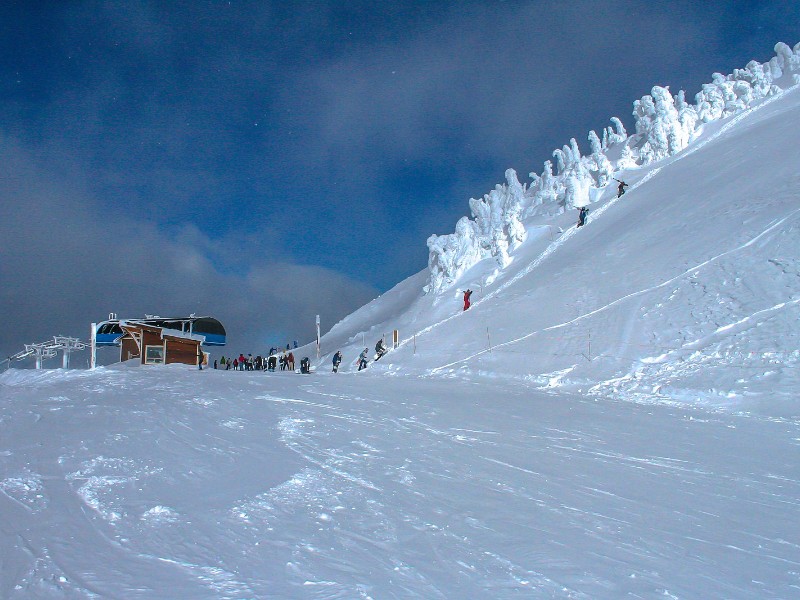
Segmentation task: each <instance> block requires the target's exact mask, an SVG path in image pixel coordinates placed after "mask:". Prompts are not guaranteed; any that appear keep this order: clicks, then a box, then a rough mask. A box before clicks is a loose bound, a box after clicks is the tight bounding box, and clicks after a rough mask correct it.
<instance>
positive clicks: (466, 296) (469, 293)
mask: <svg viewBox="0 0 800 600" xmlns="http://www.w3.org/2000/svg"><path fill="white" fill-rule="evenodd" d="M470 296H472V290H467V291H465V292H464V310H467V309H468V308H469V307H470V302H469V298H470Z"/></svg>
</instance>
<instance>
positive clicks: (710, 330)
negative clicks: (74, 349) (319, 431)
mask: <svg viewBox="0 0 800 600" xmlns="http://www.w3.org/2000/svg"><path fill="white" fill-rule="evenodd" d="M713 125H714V126H713V127H711V126H709V127H707V128H706V129H705V130H704V131H703V134H702V135H701V136H700V137H699V138H698V139H697V140H696V141H695V142H694V143H693V145H692V146H690V148H689V149H688V150H686V151H684V152H683V153H680V154H677V155H676V156H674V157H671V158H668V159H665V160H663V161H660V162H657V163H655V164H653V165H652V166H650V167H649V168H645V169H639V170H632V171H628V172H624V173H621V174H620V176H621V177H622V178H623V179H624V180H625V181H626V182H628V183H629V184H630V188H629V189H628V191H627V193H626V194H625V195H624V196H622V197H621V198H619V199H617V198H616V193H615V192H616V189H615V187H614V186H608V187H607V188H606V190H605V192H604V194H603V195H602V197H600V198H598V200H597V201H596V202H595V203H593V204H592V205H590V214H589V219H588V223H587V225H586V226H585V227H583V228H581V229H576V228H575V227H574V225H575V220H576V215H577V211H574V212H567V213H565V214H562V215H559V216H556V217H541V218H539V219H538V220H534V221H533V222H531V223H529V224H528V233H529V235H528V238H527V239H526V241H525V242H523V243H522V244H520V246H519V247H518V248H517V249H516V250H515V251H514V252H513V253H511V255H510V256H511V259H512V262H511V264H510V265H509V266H508V267H506V268H505V269H502V270H498V269H497V265H496V263H495V261H494V260H492V259H490V258H489V259H485V260H483V261H481V262H479V263H477V264H476V265H475V266H473V267H472V268H471V269H470V270H468V271H467V272H466V273H464V274H463V275H462V276H461V278H460V279H459V280H458V281H457V283H456V285H455V286H454V287H452V288H450V289H448V290H445V291H443V292H439V293H429V294H425V293H424V292H423V290H422V286H423V285H424V283H425V279H424V277H425V274H424V273H420V274H419V275H417V276H415V277H412V278H410V279H409V280H407V281H405V282H403V283H401V284H400V285H398V286H397V287H396V288H395V289H393V290H391V291H390V292H388V293H386V294H385V295H384V296H382V297H381V298H378V299H377V300H375V301H374V302H372V303H371V304H369V305H367V306H366V307H364V308H362V309H361V310H359V311H357V312H356V313H354V314H353V315H351V316H350V317H348V318H347V319H345V320H344V321H342V322H341V323H339V324H338V325H337V326H336V327H334V328H333V329H332V331H331V332H330V333H329V334H328V335H326V336H324V337H323V344H322V346H323V350H325V351H327V352H329V353H332V352H333V351H335V349H337V348H340V347H343V348H344V349H345V354H346V355H347V356H351V357H354V356H355V355H357V354H358V352H359V350H360V349H361V348H363V346H364V345H367V346H369V347H370V350H372V347H373V346H374V344H375V341H376V340H377V339H378V338H379V337H381V335H383V334H386V333H389V332H391V331H392V330H393V329H398V330H399V331H400V336H401V339H402V345H401V347H400V348H399V349H397V350H395V351H394V352H392V354H390V355H389V356H388V357H386V358H385V359H384V360H383V361H382V363H383V364H381V363H378V364H376V365H374V368H378V369H381V370H382V371H386V372H402V373H405V372H412V373H414V374H418V375H419V374H448V375H456V376H465V377H473V376H475V375H484V376H486V377H507V378H513V379H518V380H523V381H526V382H530V383H532V384H533V385H535V386H542V387H547V388H550V387H552V386H569V389H574V390H578V389H579V390H581V391H583V392H587V393H590V394H598V395H608V394H615V395H622V396H623V397H625V398H628V399H634V400H643V401H647V402H653V401H659V400H663V401H670V402H671V401H676V402H683V403H691V404H696V403H701V404H711V405H723V406H731V407H747V408H748V409H749V408H750V407H752V406H754V405H758V406H762V405H764V404H768V405H769V406H770V407H771V408H770V410H772V409H774V410H776V411H778V412H781V413H782V411H784V410H788V411H789V413H790V414H796V412H792V411H796V408H794V407H793V406H792V404H793V397H794V396H793V391H794V390H796V389H797V384H798V379H797V374H796V373H797V369H796V366H797V361H798V356H800V355H799V354H798V351H797V349H796V347H797V340H798V337H799V335H800V329H798V302H800V279H798V278H799V277H800V262H798V259H800V245H798V243H797V241H796V240H797V231H798V217H800V215H799V214H798V213H800V206H798V204H797V200H798V198H800V177H798V174H797V169H796V161H794V160H793V158H792V157H793V155H794V153H795V149H794V146H795V145H796V142H795V139H794V137H795V136H794V134H793V132H794V131H796V130H797V127H798V126H800V96H798V92H797V87H793V88H791V89H790V90H789V91H787V92H785V93H784V94H782V95H780V96H776V97H773V98H771V99H769V100H765V101H763V102H762V103H760V104H757V105H756V106H755V107H753V108H751V109H749V110H747V111H745V112H743V113H741V114H739V115H738V116H736V117H734V118H731V119H729V120H727V121H722V122H719V123H714V124H713ZM467 288H471V289H472V290H474V292H475V293H474V294H473V297H472V300H473V306H472V308H471V309H470V310H469V311H468V312H466V313H463V314H462V309H461V290H464V289H467ZM487 331H488V336H487ZM362 334H363V339H364V340H365V341H364V344H363V345H362ZM389 339H390V338H389V337H387V340H389ZM326 358H327V357H326ZM323 362H326V361H323ZM765 408H766V407H765Z"/></svg>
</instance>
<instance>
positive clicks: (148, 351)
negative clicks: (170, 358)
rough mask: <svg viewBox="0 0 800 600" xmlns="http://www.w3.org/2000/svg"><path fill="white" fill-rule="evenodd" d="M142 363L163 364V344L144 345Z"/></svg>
mask: <svg viewBox="0 0 800 600" xmlns="http://www.w3.org/2000/svg"><path fill="white" fill-rule="evenodd" d="M144 364H146V365H163V364H164V346H145V348H144Z"/></svg>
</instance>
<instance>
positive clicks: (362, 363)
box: [358, 348, 369, 371]
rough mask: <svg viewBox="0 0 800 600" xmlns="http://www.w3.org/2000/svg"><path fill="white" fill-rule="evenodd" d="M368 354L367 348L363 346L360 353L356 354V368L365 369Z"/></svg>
mask: <svg viewBox="0 0 800 600" xmlns="http://www.w3.org/2000/svg"><path fill="white" fill-rule="evenodd" d="M368 354H369V348H364V350H362V351H361V354H359V355H358V370H359V371H360V370H361V369H366V368H367V355H368Z"/></svg>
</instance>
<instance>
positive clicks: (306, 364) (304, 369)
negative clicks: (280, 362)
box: [300, 356, 311, 375]
mask: <svg viewBox="0 0 800 600" xmlns="http://www.w3.org/2000/svg"><path fill="white" fill-rule="evenodd" d="M300 372H301V373H305V374H306V375H307V374H309V373H311V361H310V360H309V358H308V357H307V356H305V357H303V360H301V361H300Z"/></svg>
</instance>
